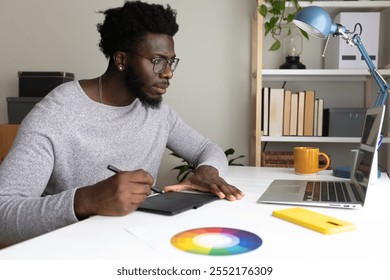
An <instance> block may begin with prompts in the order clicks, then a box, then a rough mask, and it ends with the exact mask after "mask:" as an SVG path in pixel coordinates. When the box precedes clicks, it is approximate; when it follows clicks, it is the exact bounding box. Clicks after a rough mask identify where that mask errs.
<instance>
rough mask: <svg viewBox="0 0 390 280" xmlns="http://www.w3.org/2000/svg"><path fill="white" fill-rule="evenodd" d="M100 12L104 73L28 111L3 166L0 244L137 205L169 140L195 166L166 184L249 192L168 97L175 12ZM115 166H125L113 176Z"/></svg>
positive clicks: (156, 8) (232, 195) (131, 6)
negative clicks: (231, 180)
mask: <svg viewBox="0 0 390 280" xmlns="http://www.w3.org/2000/svg"><path fill="white" fill-rule="evenodd" d="M103 14H104V15H105V20H104V22H103V23H102V24H98V31H99V32H100V35H101V41H100V48H101V50H102V52H103V53H104V55H105V56H106V57H107V58H108V60H109V63H108V67H107V70H106V72H105V73H104V74H103V75H102V76H100V77H98V78H95V79H90V80H81V81H74V82H69V83H65V84H62V85H60V86H59V87H57V88H56V89H54V90H53V91H52V92H51V93H49V94H48V95H47V96H46V97H45V98H44V99H43V100H42V101H41V102H40V103H39V104H37V105H36V106H35V108H34V109H33V110H32V111H31V113H30V114H29V116H28V117H26V118H25V120H24V121H23V123H22V125H21V127H20V129H19V133H18V136H17V137H16V139H15V142H14V145H13V147H12V149H11V151H10V152H9V154H8V156H7V158H6V159H5V160H4V162H3V164H2V165H1V166H0V225H1V231H0V244H5V245H9V244H14V243H17V242H20V241H22V240H25V239H28V238H31V237H34V236H37V235H40V234H43V233H45V232H49V231H52V230H54V229H57V228H60V227H63V226H66V225H69V224H72V223H75V222H77V221H79V220H82V219H85V218H87V217H89V216H91V215H106V216H120V215H126V214H128V213H130V212H132V211H134V210H136V209H137V207H138V206H139V205H140V203H142V201H144V200H145V198H146V197H147V196H148V195H149V194H150V192H151V187H152V185H153V184H154V182H155V178H156V176H157V173H158V168H159V165H160V162H161V159H162V157H163V153H164V150H165V148H166V147H167V148H169V149H171V150H172V151H174V152H175V153H176V154H179V155H180V156H182V157H183V158H185V159H186V160H188V161H189V162H192V163H194V164H195V165H196V166H197V170H196V172H195V174H194V175H193V176H192V177H191V178H189V179H187V180H185V181H184V182H183V183H182V184H179V185H173V186H168V187H166V188H165V191H182V190H186V189H187V190H199V191H204V192H212V193H214V194H216V195H218V196H219V197H221V198H226V199H227V200H236V199H240V198H242V196H243V193H242V192H241V191H240V190H238V189H237V188H236V187H234V186H231V185H229V184H228V183H226V182H225V181H224V180H223V179H222V178H221V177H220V175H222V172H224V170H225V169H226V167H227V161H226V157H225V155H224V153H223V151H222V149H221V148H220V147H219V146H217V145H216V144H214V143H212V142H211V141H210V140H208V139H206V138H204V137H202V136H201V135H199V134H198V133H197V132H196V131H194V130H193V129H191V128H190V127H188V126H187V125H186V124H185V123H184V122H183V121H182V120H181V119H180V117H179V116H178V115H177V113H176V112H174V111H173V110H172V109H171V108H169V107H168V106H167V105H165V104H163V103H162V95H163V94H165V92H166V91H167V88H168V86H169V81H170V79H171V78H172V77H173V71H174V70H175V69H176V67H177V65H178V63H179V59H178V58H177V57H176V54H175V51H174V41H173V36H174V35H175V34H176V32H177V31H178V25H177V23H176V12H175V11H174V10H172V9H171V8H170V7H169V6H167V7H166V8H165V7H164V6H162V5H154V4H153V5H151V4H146V3H142V2H139V1H136V2H126V3H125V4H124V6H123V7H120V8H114V9H109V10H107V11H105V12H103ZM110 164H112V165H114V166H116V167H118V168H119V169H121V170H128V171H123V172H119V173H117V174H114V175H113V173H112V172H111V171H109V170H107V166H108V165H110Z"/></svg>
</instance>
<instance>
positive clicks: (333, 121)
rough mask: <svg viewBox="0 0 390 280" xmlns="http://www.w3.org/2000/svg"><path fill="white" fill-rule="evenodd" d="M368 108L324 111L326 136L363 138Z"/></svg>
mask: <svg viewBox="0 0 390 280" xmlns="http://www.w3.org/2000/svg"><path fill="white" fill-rule="evenodd" d="M366 111H367V109H366V108H328V109H325V110H324V131H323V133H324V136H333V137H361V136H362V132H363V125H364V120H365V116H366Z"/></svg>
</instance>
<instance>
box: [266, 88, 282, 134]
mask: <svg viewBox="0 0 390 280" xmlns="http://www.w3.org/2000/svg"><path fill="white" fill-rule="evenodd" d="M283 104H284V89H283V88H270V91H269V128H268V129H269V136H282V135H283V108H284V105H283Z"/></svg>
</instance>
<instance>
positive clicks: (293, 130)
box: [290, 93, 298, 136]
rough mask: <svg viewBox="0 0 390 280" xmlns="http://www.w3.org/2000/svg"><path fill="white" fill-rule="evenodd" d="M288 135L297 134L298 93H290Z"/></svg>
mask: <svg viewBox="0 0 390 280" xmlns="http://www.w3.org/2000/svg"><path fill="white" fill-rule="evenodd" d="M290 113H291V116H290V135H292V136H296V135H297V124H298V93H292V94H291V110H290Z"/></svg>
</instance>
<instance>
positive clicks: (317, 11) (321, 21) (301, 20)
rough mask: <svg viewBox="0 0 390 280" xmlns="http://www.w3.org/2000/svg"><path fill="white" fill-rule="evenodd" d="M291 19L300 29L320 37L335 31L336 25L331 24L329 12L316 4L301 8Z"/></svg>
mask: <svg viewBox="0 0 390 280" xmlns="http://www.w3.org/2000/svg"><path fill="white" fill-rule="evenodd" d="M293 21H294V23H295V24H296V25H297V26H298V27H299V28H301V29H302V30H304V31H306V32H308V33H310V34H312V35H314V36H317V37H319V38H322V39H324V38H326V37H328V36H329V34H334V33H336V31H337V25H336V24H332V20H331V18H330V16H329V14H328V13H327V12H326V11H325V10H324V9H323V8H321V7H317V6H309V7H306V8H303V9H302V10H300V11H299V12H298V13H297V15H296V17H295V19H294V20H293Z"/></svg>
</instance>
